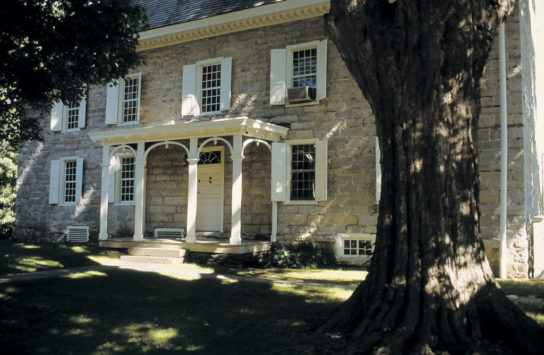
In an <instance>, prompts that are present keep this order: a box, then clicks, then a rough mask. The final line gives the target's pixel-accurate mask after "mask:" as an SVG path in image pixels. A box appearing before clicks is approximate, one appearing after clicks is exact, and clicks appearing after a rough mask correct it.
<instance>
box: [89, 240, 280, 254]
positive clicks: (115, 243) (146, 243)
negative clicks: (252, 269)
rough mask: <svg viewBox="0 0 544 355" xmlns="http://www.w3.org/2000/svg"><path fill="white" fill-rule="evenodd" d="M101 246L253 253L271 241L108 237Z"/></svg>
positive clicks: (214, 252)
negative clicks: (191, 240) (188, 240)
mask: <svg viewBox="0 0 544 355" xmlns="http://www.w3.org/2000/svg"><path fill="white" fill-rule="evenodd" d="M98 245H99V246H100V247H101V248H111V249H129V248H168V249H185V250H188V251H190V252H195V253H208V254H254V253H260V252H265V251H268V250H270V246H271V245H272V242H270V241H260V240H242V241H241V243H240V244H239V245H233V244H230V242H229V240H228V239H224V240H220V239H211V238H197V240H196V242H193V243H191V242H187V239H186V238H177V239H158V238H144V239H142V240H134V239H133V238H110V239H107V240H99V243H98Z"/></svg>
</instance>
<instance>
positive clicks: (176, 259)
mask: <svg viewBox="0 0 544 355" xmlns="http://www.w3.org/2000/svg"><path fill="white" fill-rule="evenodd" d="M128 254H129V255H121V260H122V261H127V262H131V263H152V264H181V263H183V259H184V257H185V249H170V248H142V247H133V248H128Z"/></svg>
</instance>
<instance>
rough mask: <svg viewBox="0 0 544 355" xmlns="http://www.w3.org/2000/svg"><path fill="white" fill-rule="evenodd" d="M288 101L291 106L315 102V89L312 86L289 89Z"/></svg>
mask: <svg viewBox="0 0 544 355" xmlns="http://www.w3.org/2000/svg"><path fill="white" fill-rule="evenodd" d="M287 100H288V101H289V103H290V104H300V103H304V102H312V101H314V100H315V88H312V87H310V86H301V87H298V88H289V89H287Z"/></svg>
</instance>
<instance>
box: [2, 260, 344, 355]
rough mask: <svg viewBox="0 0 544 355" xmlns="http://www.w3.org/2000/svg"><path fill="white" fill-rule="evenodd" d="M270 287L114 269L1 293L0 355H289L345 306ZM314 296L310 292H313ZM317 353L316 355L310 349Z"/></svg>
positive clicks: (303, 348)
mask: <svg viewBox="0 0 544 355" xmlns="http://www.w3.org/2000/svg"><path fill="white" fill-rule="evenodd" d="M292 287H294V288H299V289H298V290H297V289H294V290H291V291H293V292H290V291H286V290H282V289H281V288H279V289H277V288H275V287H274V286H273V285H271V284H266V283H256V282H232V281H225V280H219V279H199V280H193V281H185V280H177V279H173V278H170V277H166V276H161V275H159V274H155V273H142V272H137V271H129V270H108V271H105V272H93V273H88V274H83V275H81V278H76V279H74V278H55V279H47V280H40V281H34V282H19V283H10V284H3V285H0V315H1V316H0V334H2V336H1V337H0V349H2V352H3V353H54V354H69V353H80V354H87V353H105V354H107V353H127V354H128V353H143V352H145V353H169V352H191V353H202V354H219V353H220V354H243V353H247V354H287V353H295V354H299V353H305V352H314V351H315V349H319V348H320V347H321V345H322V344H319V342H320V340H316V339H313V338H312V337H310V336H308V333H307V331H308V325H310V324H312V323H313V322H314V321H315V319H316V317H318V316H320V315H325V314H328V313H329V312H330V311H331V310H332V309H333V308H334V307H335V306H336V305H337V304H338V303H339V302H340V300H333V299H330V298H327V297H320V296H319V295H317V296H316V295H310V294H309V293H310V292H311V291H312V290H305V289H304V287H302V286H292ZM307 291H309V292H307ZM311 349H314V350H311Z"/></svg>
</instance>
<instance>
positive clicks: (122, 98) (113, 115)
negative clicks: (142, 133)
mask: <svg viewBox="0 0 544 355" xmlns="http://www.w3.org/2000/svg"><path fill="white" fill-rule="evenodd" d="M141 82H142V74H141V73H136V74H130V75H128V76H127V77H125V78H124V79H120V80H115V81H113V82H111V83H109V84H108V86H107V94H106V124H134V123H138V122H139V121H140V97H141Z"/></svg>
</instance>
